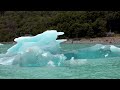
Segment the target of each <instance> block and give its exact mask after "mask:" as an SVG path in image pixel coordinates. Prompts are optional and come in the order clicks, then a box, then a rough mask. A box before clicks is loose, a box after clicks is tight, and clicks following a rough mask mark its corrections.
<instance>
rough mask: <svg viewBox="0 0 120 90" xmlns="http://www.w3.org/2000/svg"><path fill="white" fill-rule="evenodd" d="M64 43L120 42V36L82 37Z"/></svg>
mask: <svg viewBox="0 0 120 90" xmlns="http://www.w3.org/2000/svg"><path fill="white" fill-rule="evenodd" d="M64 43H71V44H72V43H73V44H74V43H78V44H79V43H96V44H97V43H99V44H120V37H101V38H88V39H87V38H80V39H69V40H67V41H66V42H64Z"/></svg>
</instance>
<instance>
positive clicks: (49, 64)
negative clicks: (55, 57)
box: [47, 60, 55, 67]
mask: <svg viewBox="0 0 120 90" xmlns="http://www.w3.org/2000/svg"><path fill="white" fill-rule="evenodd" d="M47 66H52V67H55V65H54V62H53V61H51V60H50V61H49V62H48V63H47Z"/></svg>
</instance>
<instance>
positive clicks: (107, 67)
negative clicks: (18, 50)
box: [0, 44, 120, 79]
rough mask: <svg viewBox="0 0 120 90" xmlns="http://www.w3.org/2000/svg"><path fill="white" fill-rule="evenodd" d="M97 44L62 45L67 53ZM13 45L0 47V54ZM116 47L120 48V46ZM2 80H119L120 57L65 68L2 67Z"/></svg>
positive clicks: (70, 65) (84, 62)
mask: <svg viewBox="0 0 120 90" xmlns="http://www.w3.org/2000/svg"><path fill="white" fill-rule="evenodd" d="M93 45H95V44H61V47H62V49H63V50H65V51H66V52H68V51H72V50H77V49H83V48H86V47H90V46H93ZM11 46H13V45H12V44H5V45H2V46H0V53H5V52H6V51H7V49H8V48H10V47H11ZM115 46H117V47H120V44H116V45H115ZM0 78H1V79H119V78H120V57H109V58H97V59H87V60H82V61H81V62H78V63H77V62H76V63H72V64H66V65H65V66H63V67H49V66H44V67H20V66H14V65H0Z"/></svg>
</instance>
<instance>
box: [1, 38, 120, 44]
mask: <svg viewBox="0 0 120 90" xmlns="http://www.w3.org/2000/svg"><path fill="white" fill-rule="evenodd" d="M0 43H1V44H15V43H16V42H13V41H12V42H0ZM62 43H63V44H120V37H97V38H78V39H67V41H65V42H62Z"/></svg>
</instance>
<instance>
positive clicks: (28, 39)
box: [0, 30, 120, 67]
mask: <svg viewBox="0 0 120 90" xmlns="http://www.w3.org/2000/svg"><path fill="white" fill-rule="evenodd" d="M63 34H64V32H57V31H56V30H47V31H45V32H43V33H41V34H38V35H36V36H25V37H18V38H15V39H14V41H15V42H16V44H15V45H13V46H12V47H11V48H9V49H8V50H7V52H6V53H5V54H0V64H2V65H19V66H52V67H54V66H64V65H81V64H85V63H86V62H87V60H89V59H96V58H109V57H120V48H119V47H116V46H114V45H102V44H96V45H94V46H92V47H88V48H83V49H78V50H73V51H70V52H68V51H67V52H66V51H64V50H62V48H61V46H60V43H61V42H64V41H66V39H60V40H57V37H58V36H59V35H63Z"/></svg>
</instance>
